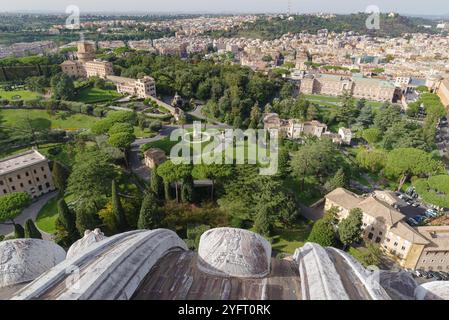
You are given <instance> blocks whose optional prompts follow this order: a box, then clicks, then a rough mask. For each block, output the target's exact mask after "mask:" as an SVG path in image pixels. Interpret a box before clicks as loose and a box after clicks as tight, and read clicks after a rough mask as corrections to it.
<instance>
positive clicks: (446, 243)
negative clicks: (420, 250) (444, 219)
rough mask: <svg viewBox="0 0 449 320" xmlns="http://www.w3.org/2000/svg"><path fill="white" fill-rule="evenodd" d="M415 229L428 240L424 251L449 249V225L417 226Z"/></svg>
mask: <svg viewBox="0 0 449 320" xmlns="http://www.w3.org/2000/svg"><path fill="white" fill-rule="evenodd" d="M416 230H417V231H418V232H419V234H420V235H421V236H423V237H424V238H426V239H427V240H428V241H429V242H430V245H429V247H426V251H441V250H443V251H449V226H438V227H437V226H428V227H417V228H416Z"/></svg>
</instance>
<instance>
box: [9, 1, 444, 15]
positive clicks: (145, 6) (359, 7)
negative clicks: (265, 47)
mask: <svg viewBox="0 0 449 320" xmlns="http://www.w3.org/2000/svg"><path fill="white" fill-rule="evenodd" d="M291 2H292V12H318V11H323V12H335V13H347V12H359V11H365V9H366V7H367V6H369V5H376V6H378V7H379V8H380V10H381V11H382V12H391V11H394V12H399V13H410V14H448V13H449V1H448V0H425V1H423V0H368V1H366V0H291ZM71 4H73V5H77V6H78V7H79V8H80V10H81V12H83V11H84V12H86V11H104V12H105V11H107V12H126V11H133V12H140V11H142V12H150V13H151V12H210V13H215V12H286V11H287V8H288V0H0V11H24V10H26V11H49V10H51V11H59V12H63V11H65V8H66V6H68V5H71Z"/></svg>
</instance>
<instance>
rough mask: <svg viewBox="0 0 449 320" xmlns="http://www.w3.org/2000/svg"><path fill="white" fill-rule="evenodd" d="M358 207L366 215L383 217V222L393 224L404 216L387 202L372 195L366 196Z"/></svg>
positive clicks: (377, 217)
mask: <svg viewBox="0 0 449 320" xmlns="http://www.w3.org/2000/svg"><path fill="white" fill-rule="evenodd" d="M358 207H359V208H360V209H362V210H363V212H364V213H365V214H367V215H370V216H372V217H374V218H376V220H377V219H383V220H384V223H385V224H387V225H389V226H393V225H395V224H396V223H397V222H399V221H401V220H402V219H404V218H405V216H404V215H403V214H402V213H400V212H399V211H397V210H396V209H395V208H393V207H392V206H390V205H388V204H387V203H385V202H383V201H380V200H379V199H376V198H374V197H368V198H366V199H365V200H363V201H362V202H360V203H359V204H358Z"/></svg>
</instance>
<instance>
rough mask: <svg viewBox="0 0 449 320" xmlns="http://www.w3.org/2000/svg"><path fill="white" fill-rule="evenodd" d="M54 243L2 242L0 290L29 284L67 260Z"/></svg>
mask: <svg viewBox="0 0 449 320" xmlns="http://www.w3.org/2000/svg"><path fill="white" fill-rule="evenodd" d="M65 255H66V254H65V251H64V249H62V248H61V247H60V246H58V245H57V244H55V243H54V242H52V241H44V240H39V239H15V240H9V241H3V242H0V288H3V287H7V286H12V285H15V284H19V283H23V282H28V281H32V280H34V279H36V278H37V277H39V276H40V275H41V274H42V273H44V272H46V271H47V270H49V269H50V268H52V267H54V266H55V265H57V264H59V263H60V262H61V261H63V260H64V259H65Z"/></svg>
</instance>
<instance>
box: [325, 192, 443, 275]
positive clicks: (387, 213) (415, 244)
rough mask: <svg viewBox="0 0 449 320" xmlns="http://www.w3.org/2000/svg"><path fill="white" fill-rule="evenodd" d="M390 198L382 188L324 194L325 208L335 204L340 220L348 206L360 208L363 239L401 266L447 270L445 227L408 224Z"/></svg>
mask: <svg viewBox="0 0 449 320" xmlns="http://www.w3.org/2000/svg"><path fill="white" fill-rule="evenodd" d="M392 197H394V196H392V195H391V194H389V193H388V192H384V191H378V192H376V194H375V195H371V196H368V197H362V196H358V195H356V194H354V193H352V192H350V191H348V190H346V189H343V188H338V189H336V190H334V191H332V192H331V193H329V194H328V195H326V202H325V210H329V209H331V208H332V207H337V208H338V209H339V213H338V219H339V220H341V219H344V218H346V217H347V216H348V214H349V212H350V210H351V209H354V208H360V209H361V210H362V212H363V227H362V228H363V238H364V240H365V241H371V242H374V243H376V244H378V245H379V246H380V247H381V248H382V249H383V250H384V251H385V252H386V253H388V254H390V255H391V256H393V257H395V258H396V259H397V261H398V263H399V264H400V265H401V266H402V267H404V268H410V269H425V270H445V271H447V270H449V258H448V256H447V255H448V254H449V253H448V252H449V226H444V227H418V228H413V227H411V226H409V225H408V224H407V223H406V222H405V216H404V215H403V214H402V213H400V212H399V211H398V210H396V209H395V208H394V207H392V205H394V202H395V201H394V199H393V198H392ZM428 252H429V253H428ZM427 257H428V258H427ZM432 257H433V259H432Z"/></svg>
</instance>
